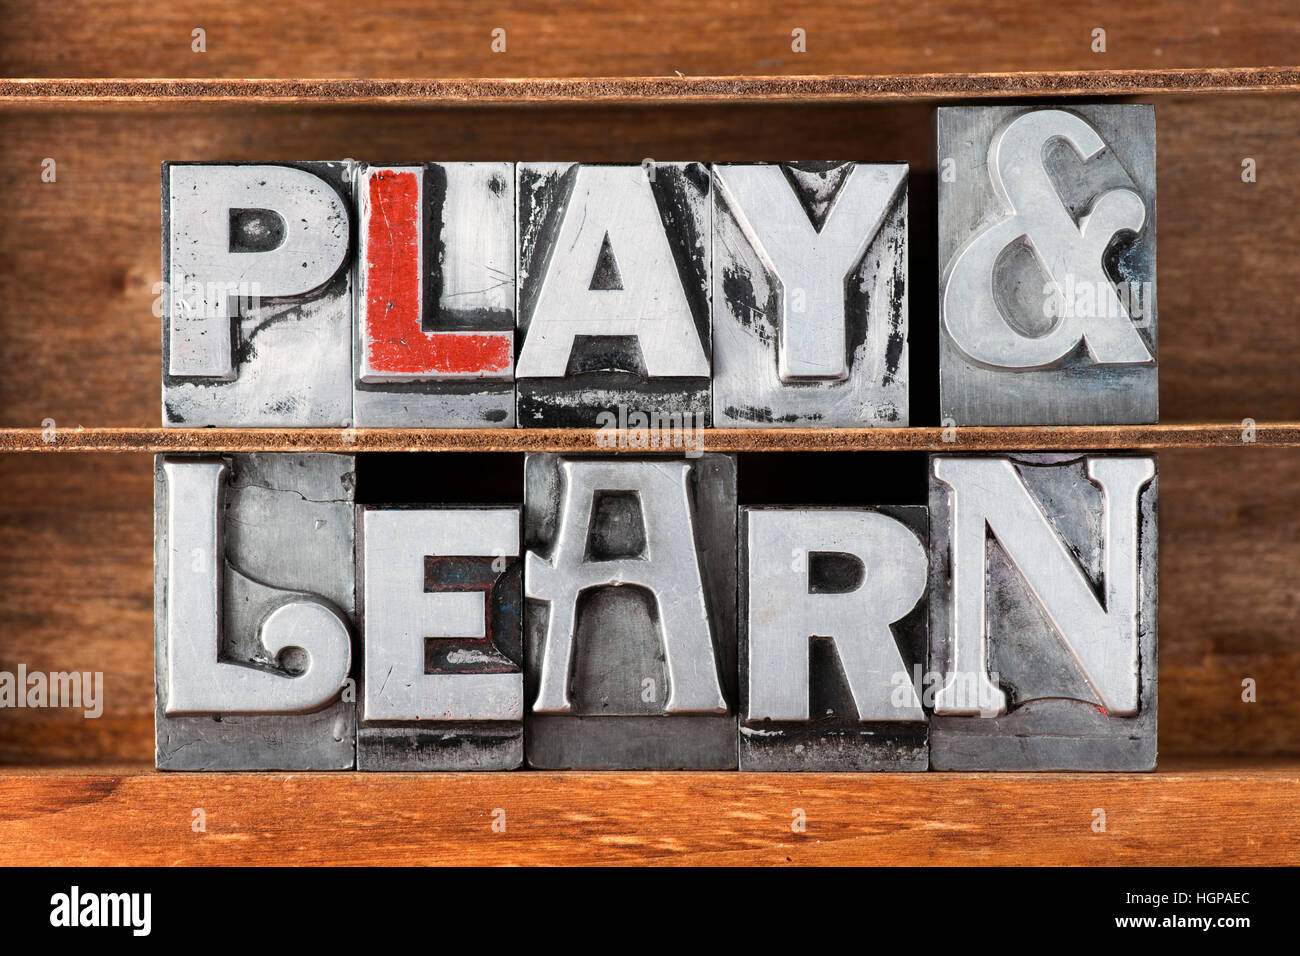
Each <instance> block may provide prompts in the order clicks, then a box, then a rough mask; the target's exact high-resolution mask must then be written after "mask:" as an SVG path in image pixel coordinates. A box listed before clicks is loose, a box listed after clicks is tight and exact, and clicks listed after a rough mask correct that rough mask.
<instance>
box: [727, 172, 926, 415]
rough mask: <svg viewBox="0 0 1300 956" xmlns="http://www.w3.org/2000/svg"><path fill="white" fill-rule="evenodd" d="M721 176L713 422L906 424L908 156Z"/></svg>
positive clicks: (732, 173)
mask: <svg viewBox="0 0 1300 956" xmlns="http://www.w3.org/2000/svg"><path fill="white" fill-rule="evenodd" d="M713 181H714V194H713V195H714V199H713V423H714V425H716V426H717V427H720V428H721V427H728V426H732V427H762V426H835V425H846V426H858V427H866V426H895V425H896V426H904V425H906V424H907V421H908V418H907V164H906V163H782V164H779V165H778V164H769V163H762V164H746V165H716V166H714V167H713Z"/></svg>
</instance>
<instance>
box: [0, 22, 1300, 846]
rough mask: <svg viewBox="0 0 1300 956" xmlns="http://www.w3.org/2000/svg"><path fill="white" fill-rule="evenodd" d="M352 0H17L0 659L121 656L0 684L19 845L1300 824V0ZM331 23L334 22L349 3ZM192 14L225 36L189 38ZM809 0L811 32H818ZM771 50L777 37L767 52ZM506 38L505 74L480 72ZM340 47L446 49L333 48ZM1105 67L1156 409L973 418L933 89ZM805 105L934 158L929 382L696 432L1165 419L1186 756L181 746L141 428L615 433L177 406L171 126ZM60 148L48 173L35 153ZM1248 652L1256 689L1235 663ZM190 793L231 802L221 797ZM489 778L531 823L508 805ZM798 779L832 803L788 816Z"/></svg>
mask: <svg viewBox="0 0 1300 956" xmlns="http://www.w3.org/2000/svg"><path fill="white" fill-rule="evenodd" d="M328 6H329V5H328V4H326V3H324V0H293V2H289V3H282V4H275V5H265V4H264V5H252V6H249V5H246V4H242V3H237V2H235V0H222V2H219V3H215V4H213V3H205V4H202V5H199V4H197V3H180V4H169V5H168V6H167V8H166V9H165V10H155V11H153V12H152V13H150V15H149V17H148V18H147V19H146V18H143V17H142V16H141V10H142V8H141V7H139V5H138V4H136V3H128V2H125V0H108V2H100V3H91V2H90V0H73V2H63V3H59V4H54V3H52V2H37V3H33V4H28V5H25V6H23V7H21V8H19V7H18V6H17V5H9V6H7V7H5V8H4V9H3V11H2V12H0V38H2V39H0V74H3V75H5V76H8V77H35V78H36V79H0V209H2V210H3V212H0V303H3V305H2V306H0V358H2V359H3V365H2V367H3V369H4V374H3V376H0V669H3V670H10V671H12V670H14V669H16V667H17V664H18V663H20V662H21V663H25V664H26V665H27V667H28V668H29V669H30V670H33V671H35V670H68V669H72V668H77V669H82V670H102V671H103V672H104V675H105V698H106V700H105V707H104V713H103V716H102V717H101V718H99V719H97V720H86V719H83V718H82V716H81V714H80V712H74V711H70V710H5V711H0V845H3V846H4V847H5V848H6V850H7V860H8V861H9V862H10V863H77V862H86V863H199V862H203V863H248V862H276V863H341V862H369V863H395V862H430V863H432V862H441V863H464V862H482V863H520V862H526V863H538V862H548V863H554V862H600V863H605V862H610V863H618V862H633V861H638V860H652V861H655V862H693V863H701V862H703V863H738V862H759V863H785V862H816V863H862V862H874V863H916V862H938V863H960V862H975V863H1016V864H1018V863H1026V862H1041V863H1107V862H1117V863H1121V862H1122V863H1166V864H1179V863H1234V864H1242V863H1270V862H1271V863H1285V862H1294V860H1295V859H1296V850H1297V847H1298V846H1300V818H1297V816H1296V814H1295V812H1294V808H1295V806H1296V804H1297V802H1300V695H1297V694H1296V693H1294V688H1295V687H1296V686H1297V684H1300V626H1297V625H1298V624H1300V620H1298V618H1300V598H1298V597H1297V583H1298V582H1300V481H1297V476H1298V472H1300V450H1297V448H1296V447H1295V446H1297V445H1300V388H1298V387H1297V377H1296V373H1295V369H1296V366H1297V362H1298V361H1300V322H1297V321H1296V296H1295V287H1296V282H1297V280H1298V279H1300V267H1298V266H1297V265H1296V250H1297V248H1298V244H1300V231H1298V228H1300V227H1297V225H1296V222H1297V220H1296V218H1295V215H1294V211H1295V210H1296V209H1297V208H1300V177H1297V176H1295V175H1294V173H1293V170H1294V156H1295V155H1296V153H1297V151H1298V150H1300V70H1298V69H1296V68H1294V67H1276V66H1272V65H1271V64H1276V63H1287V62H1294V61H1295V60H1296V59H1297V57H1296V55H1295V54H1296V51H1298V50H1300V25H1297V21H1296V19H1295V17H1294V15H1293V11H1292V10H1291V9H1290V8H1289V4H1286V3H1282V2H1277V3H1273V4H1267V3H1266V4H1247V3H1245V2H1244V0H1232V2H1228V3H1227V4H1226V5H1225V4H1220V7H1219V13H1220V17H1221V19H1220V20H1219V21H1217V23H1214V22H1208V21H1207V19H1206V17H1205V16H1202V15H1197V16H1195V17H1189V16H1187V15H1185V13H1184V11H1182V10H1181V9H1179V7H1178V6H1177V5H1175V4H1172V3H1156V4H1149V5H1145V6H1143V7H1142V8H1140V9H1138V8H1135V7H1134V6H1133V5H1132V4H1131V3H1119V2H1113V0H1103V2H1101V3H1099V4H1094V5H1092V6H1090V7H1089V8H1088V9H1087V10H1083V11H1077V12H1076V11H1071V12H1068V13H1067V12H1057V11H1046V10H1037V11H1035V12H1032V13H1031V12H1030V11H1029V10H1028V8H1025V7H1024V6H1023V4H1021V3H1019V2H1009V0H994V2H992V3H988V2H984V3H979V4H976V3H974V2H973V0H971V2H966V3H958V4H955V5H954V4H948V5H942V6H941V5H940V4H938V3H936V2H934V0H922V2H918V3H912V4H894V5H863V4H849V3H835V4H827V5H825V6H824V7H823V8H822V9H821V10H806V9H802V8H801V9H800V10H799V11H796V12H794V13H788V12H787V11H786V7H785V5H780V4H770V5H769V4H766V3H757V2H750V0H742V2H740V3H738V4H730V5H720V7H719V9H720V10H722V11H723V12H721V13H717V14H710V13H709V12H708V11H707V10H706V9H702V8H701V7H700V5H698V4H695V3H690V4H688V3H685V2H684V0H672V2H668V3H664V4H656V5H654V7H653V8H650V7H641V8H635V9H632V8H629V9H626V10H621V11H607V10H606V5H605V4H598V3H595V2H580V3H575V4H570V5H566V6H565V7H564V12H563V15H560V14H558V13H557V12H556V9H555V8H554V5H552V4H536V5H534V6H535V9H532V10H526V11H519V10H516V11H513V12H511V13H509V14H507V13H505V12H501V13H500V14H498V13H496V12H494V11H490V10H485V9H483V7H482V5H479V4H471V3H469V2H446V3H442V4H438V5H435V9H434V10H433V11H430V10H428V9H426V8H424V7H420V6H417V5H415V4H399V5H398V6H397V8H396V12H392V9H391V7H392V5H386V8H385V9H386V10H388V12H382V11H380V10H378V9H376V10H373V11H372V10H369V9H368V8H365V7H364V5H362V6H361V7H360V8H359V9H357V10H356V11H355V13H354V14H353V15H352V20H351V22H348V23H343V22H340V21H338V18H337V15H336V14H333V13H330V12H329V11H328V9H327V8H328ZM56 8H57V13H56ZM787 21H789V22H788V25H787ZM803 21H806V22H803ZM322 23H336V24H337V26H336V27H335V28H334V29H333V32H331V33H329V34H328V35H322V34H321V33H320V29H321V26H320V25H321V24H322ZM498 25H502V26H504V27H506V28H507V30H508V31H509V32H508V35H509V47H508V49H509V51H510V52H509V53H508V54H506V55H501V56H496V55H493V54H492V53H491V52H490V40H491V38H490V31H491V30H492V29H493V28H494V27H495V26H498ZM196 26H203V27H204V28H205V29H207V31H208V52H207V53H205V54H194V53H191V52H190V49H189V42H190V41H189V36H190V32H189V31H190V30H191V29H192V28H193V27H196ZM1094 26H1105V27H1107V28H1108V29H1109V36H1108V44H1109V48H1110V51H1111V52H1109V53H1107V54H1106V55H1096V54H1092V53H1091V51H1090V47H1089V43H1090V39H1089V37H1090V31H1091V29H1092V28H1093V27H1094ZM794 27H804V28H805V29H807V30H808V33H809V41H808V48H809V51H810V52H809V53H808V54H806V55H803V56H800V55H796V54H792V53H791V52H790V44H789V31H790V29H792V28H794ZM1179 64H1182V65H1188V64H1201V65H1202V66H1203V67H1204V68H1195V69H1177V68H1174V67H1176V66H1177V65H1179ZM1102 66H1104V67H1114V68H1115V69H1104V70H1103V69H1098V67H1102ZM1053 68H1060V69H1061V71H1060V72H1053V71H1052V69H1053ZM676 71H682V72H684V73H693V74H702V73H707V74H712V75H708V76H679V75H677V72H676ZM936 71H942V72H936ZM958 71H967V72H958ZM1007 71H1019V72H1007ZM1023 71H1029V72H1023ZM68 73H73V74H76V75H75V76H68V75H66V74H68ZM622 73H636V74H642V75H639V76H635V77H632V78H620V77H619V76H618V75H617V74H622ZM756 73H767V74H773V75H769V76H756V75H740V74H756ZM867 73H872V74H880V75H865V74H867ZM502 74H513V76H514V78H510V79H490V80H483V79H477V78H476V77H481V76H494V75H496V76H499V75H502ZM340 75H343V76H352V77H403V76H406V77H427V76H430V75H436V76H439V77H442V79H439V80H428V79H411V80H389V79H376V80H356V79H351V80H317V79H310V77H323V76H340ZM157 76H189V77H191V79H188V80H155V79H148V77H157ZM245 76H263V77H267V76H269V77H275V79H268V80H246V79H242V77H245ZM137 77H139V78H140V79H136V78H137ZM592 77H595V78H592ZM100 78H106V79H100ZM1076 96H1087V97H1105V98H1114V99H1120V100H1124V99H1134V98H1136V99H1140V100H1142V101H1146V102H1154V103H1155V104H1156V107H1157V129H1158V161H1159V185H1158V195H1159V215H1160V265H1159V283H1160V305H1161V315H1162V322H1161V342H1160V345H1161V355H1160V364H1161V369H1160V405H1161V421H1162V424H1161V425H1158V426H1124V427H1083V428H1055V429H1036V428H1029V429H1021V428H1017V429H999V428H965V429H959V430H958V432H957V441H956V442H955V443H945V442H944V441H943V435H942V433H941V431H940V429H939V428H937V427H933V426H935V424H936V423H937V421H938V413H937V372H936V369H935V367H934V363H935V349H934V335H935V329H936V328H937V310H936V298H937V296H936V292H935V290H936V284H937V274H936V265H935V262H934V249H935V210H934V194H935V189H934V186H935V156H934V146H933V136H934V130H933V108H934V106H935V105H936V103H953V102H966V101H969V100H974V99H990V98H1015V99H1031V98H1033V99H1040V98H1044V97H1051V98H1061V97H1076ZM791 143H797V144H799V147H798V148H799V152H800V155H801V156H803V157H816V158H837V157H838V158H853V159H861V160H906V161H907V162H909V163H910V164H911V195H910V204H911V217H910V228H911V239H910V241H911V263H910V269H911V275H910V290H909V293H910V296H911V299H910V308H911V326H912V330H913V331H912V337H913V346H912V368H911V375H912V393H913V416H912V417H913V421H916V422H918V423H919V424H918V427H914V428H909V429H905V430H890V429H848V430H842V431H840V430H836V431H822V430H816V429H807V430H801V429H780V430H770V431H769V430H749V429H739V430H735V431H716V432H710V433H706V434H704V435H703V436H702V444H703V447H705V448H707V449H711V450H718V451H738V452H745V453H760V454H763V453H771V452H782V451H796V452H803V451H873V452H874V451H887V452H899V453H903V454H906V453H908V452H913V453H915V452H924V451H926V450H930V449H940V450H952V449H953V448H964V449H984V450H1000V449H1017V448H1020V449H1079V448H1086V449H1114V448H1141V449H1156V450H1160V451H1161V454H1160V468H1161V482H1160V483H1161V547H1160V551H1161V562H1162V567H1161V582H1160V584H1161V587H1160V590H1161V594H1160V672H1161V681H1160V710H1161V714H1160V751H1161V759H1160V769H1159V770H1158V771H1157V772H1156V773H1154V774H1147V775H1131V774H1088V775H1064V774H1039V775H1023V774H1012V775H992V774H964V775H963V774H928V775H858V774H843V775H826V774H822V775H772V774H727V775H720V774H705V773H700V774H645V773H641V774H621V773H620V774H554V773H538V772H519V773H514V774H497V775H484V774H459V775H439V774H433V775H412V774H332V775H324V774H219V775H205V774H158V773H156V772H155V771H153V769H152V753H153V688H152V679H151V678H152V669H153V668H152V655H153V641H152V630H153V628H152V513H153V504H152V500H151V496H152V471H151V467H152V463H151V459H150V455H149V453H150V452H156V451H170V450H206V451H245V450H288V449H296V450H336V451H473V452H481V453H508V452H513V453H517V452H521V451H527V450H535V449H547V450H597V446H596V444H595V433H594V432H591V431H560V430H544V431H525V430H519V431H513V432H502V431H418V430H415V431H412V430H391V429H385V430H361V431H356V432H343V431H341V430H337V429H307V430H294V429H272V430H264V431H260V430H243V429H197V430H170V429H167V430H164V429H161V428H158V427H157V423H158V421H159V378H160V374H159V362H160V359H159V352H160V342H159V338H160V330H159V323H158V320H157V319H156V318H155V317H154V316H153V315H152V314H151V308H152V305H153V300H154V298H155V296H156V295H157V293H156V292H155V291H154V283H156V282H158V281H159V279H160V278H161V276H160V269H159V254H158V247H159V243H158V229H159V164H160V163H161V162H162V161H163V160H182V159H193V160H241V159H242V160H266V159H303V158H314V159H327V158H341V157H353V158H368V159H377V160H382V161H402V160H422V159H433V158H438V159H446V160H456V159H474V158H477V159H484V158H506V159H519V160H524V159H564V158H582V159H587V160H593V161H598V160H622V161H634V162H635V161H639V160H641V159H642V158H645V157H647V156H653V157H655V158H657V159H680V158H691V159H699V160H703V161H722V160H733V161H734V160H746V159H749V160H753V159H788V158H791V157H790V156H789V152H790V144H791ZM46 157H51V158H54V159H55V160H56V162H57V173H58V179H57V182H56V183H43V182H42V181H41V178H40V171H41V163H42V160H43V159H44V158H46ZM1245 157H1251V158H1253V159H1255V161H1256V164H1257V168H1258V181H1257V182H1255V183H1252V184H1246V183H1243V182H1242V181H1241V162H1242V160H1243V159H1244V158H1245ZM927 337H928V338H927ZM1246 419H1250V420H1252V421H1253V423H1254V424H1255V429H1254V434H1253V438H1254V441H1245V440H1243V439H1244V438H1245V437H1250V436H1249V432H1248V425H1249V423H1245V422H1244V420H1246ZM51 427H52V429H53V432H52V435H51V432H50V428H51ZM51 438H52V440H47V439H51ZM900 460H901V459H900ZM757 461H758V462H759V463H761V461H762V458H761V457H760V458H758V459H757ZM749 464H750V466H754V465H755V462H754V461H750V462H749ZM1246 678H1252V679H1254V680H1255V681H1256V683H1257V687H1258V691H1257V693H1258V702H1256V703H1250V704H1248V703H1244V702H1243V701H1242V681H1243V680H1244V679H1246ZM1098 807H1101V808H1105V809H1106V811H1107V831H1106V832H1105V833H1100V834H1099V833H1094V832H1093V831H1092V828H1091V824H1092V820H1093V815H1092V813H1093V810H1094V809H1095V808H1098ZM195 808H203V809H204V811H205V813H206V818H207V831H206V833H201V834H196V833H194V832H193V831H192V830H191V826H190V824H191V821H192V811H193V809H195ZM495 809H504V810H505V811H506V817H507V823H508V825H507V831H506V833H494V832H493V831H492V828H491V822H492V813H493V811H494V810H495ZM795 809H802V810H803V811H804V812H805V814H806V815H807V820H808V826H807V831H806V832H805V833H799V834H796V833H792V832H791V828H790V822H791V819H792V813H793V811H794V810H795Z"/></svg>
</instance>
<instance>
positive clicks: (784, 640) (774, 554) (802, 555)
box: [739, 505, 930, 770]
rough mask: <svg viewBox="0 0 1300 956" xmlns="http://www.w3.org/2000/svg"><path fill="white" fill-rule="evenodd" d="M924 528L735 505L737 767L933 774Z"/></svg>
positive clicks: (852, 512)
mask: <svg viewBox="0 0 1300 956" xmlns="http://www.w3.org/2000/svg"><path fill="white" fill-rule="evenodd" d="M926 524H927V522H926V510H925V508H924V507H921V506H919V505H910V506H909V505H902V506H895V507H889V506H885V507H881V508H880V509H879V510H871V509H868V508H851V509H839V508H742V509H741V511H740V616H739V617H740V769H741V770H927V769H929V765H930V755H929V748H928V746H927V736H928V729H929V728H928V722H927V721H928V718H927V715H926V713H925V710H924V709H923V707H922V701H921V686H920V685H921V672H922V670H923V669H924V667H925V660H926V653H927V650H928V648H927V643H928V642H927V624H928V621H927V615H928V610H927V608H926V601H925V590H926V587H927V584H928V574H927V560H928V559H927V555H926V535H927V530H926Z"/></svg>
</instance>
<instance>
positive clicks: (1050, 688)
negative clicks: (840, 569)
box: [930, 455, 1157, 770]
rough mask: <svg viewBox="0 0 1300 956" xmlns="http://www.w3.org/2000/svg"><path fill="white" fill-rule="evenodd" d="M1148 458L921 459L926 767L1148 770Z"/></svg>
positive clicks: (1152, 561) (1151, 675)
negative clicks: (926, 570) (926, 506)
mask: <svg viewBox="0 0 1300 956" xmlns="http://www.w3.org/2000/svg"><path fill="white" fill-rule="evenodd" d="M1156 494H1157V489H1156V462H1155V459H1154V458H1149V457H1136V456H1134V457H1127V456H1114V455H1075V456H1071V455H1025V456H1016V457H984V458H976V457H970V458H960V457H952V456H935V457H933V458H931V461H930V520H931V524H930V527H931V541H932V545H931V547H932V550H931V558H930V612H931V616H930V671H931V673H932V675H933V676H934V678H936V680H937V682H938V683H937V685H936V693H935V696H934V718H933V720H932V721H931V725H930V763H931V766H932V767H933V768H934V769H935V770H1151V769H1153V768H1154V767H1155V763H1156Z"/></svg>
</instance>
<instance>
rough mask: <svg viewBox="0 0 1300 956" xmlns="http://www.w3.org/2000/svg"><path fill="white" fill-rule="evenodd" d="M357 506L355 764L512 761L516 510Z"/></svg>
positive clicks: (515, 747) (510, 765)
mask: <svg viewBox="0 0 1300 956" xmlns="http://www.w3.org/2000/svg"><path fill="white" fill-rule="evenodd" d="M359 511H360V516H359V535H360V544H361V546H360V548H359V549H358V554H359V561H358V574H359V575H360V579H361V594H362V598H361V605H362V645H363V648H364V651H363V658H362V659H363V664H362V676H361V687H362V694H361V702H360V706H361V715H360V721H361V722H360V725H359V726H358V729H357V769H358V770H511V769H514V768H515V767H518V766H520V765H521V764H522V763H523V759H524V725H523V693H524V670H523V647H522V634H523V631H522V618H523V584H522V581H523V574H522V572H523V568H522V566H521V564H520V560H519V542H520V508H518V507H474V508H451V507H372V506H366V507H362V508H360V509H359Z"/></svg>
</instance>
